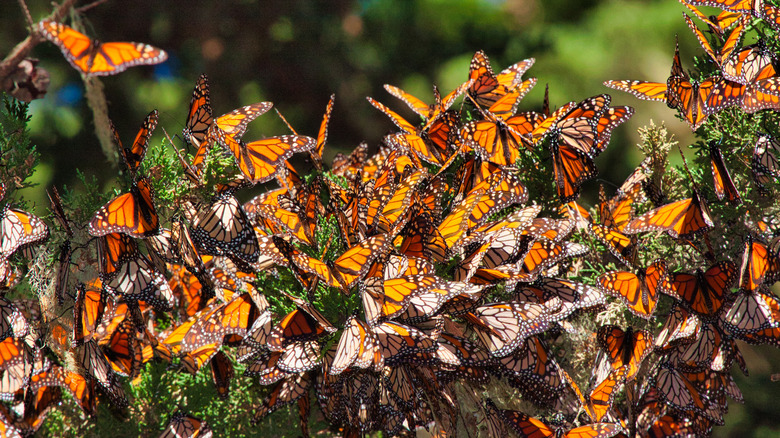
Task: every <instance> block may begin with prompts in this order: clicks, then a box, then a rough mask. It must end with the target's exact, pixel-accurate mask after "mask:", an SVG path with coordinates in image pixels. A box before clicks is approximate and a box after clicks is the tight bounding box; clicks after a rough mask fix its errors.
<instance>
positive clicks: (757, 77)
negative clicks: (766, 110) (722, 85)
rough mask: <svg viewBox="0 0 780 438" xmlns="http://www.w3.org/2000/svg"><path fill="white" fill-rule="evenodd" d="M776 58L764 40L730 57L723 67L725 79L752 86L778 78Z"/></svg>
mask: <svg viewBox="0 0 780 438" xmlns="http://www.w3.org/2000/svg"><path fill="white" fill-rule="evenodd" d="M775 62H776V56H775V54H774V52H772V51H770V50H769V49H768V48H767V47H766V43H764V41H763V40H759V41H758V43H756V44H753V45H750V46H747V47H745V48H743V49H742V50H740V51H739V52H738V53H737V54H735V55H734V56H732V57H730V58H729V59H727V60H726V62H724V63H723V65H722V66H721V71H722V73H723V78H724V79H727V80H730V81H734V82H739V83H740V84H745V85H750V84H753V83H755V82H757V81H761V80H764V79H768V78H771V77H774V76H777V70H776V69H775Z"/></svg>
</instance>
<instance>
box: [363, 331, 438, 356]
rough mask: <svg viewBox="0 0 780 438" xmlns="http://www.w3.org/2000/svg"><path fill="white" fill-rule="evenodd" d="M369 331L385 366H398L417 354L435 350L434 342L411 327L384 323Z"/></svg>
mask: <svg viewBox="0 0 780 438" xmlns="http://www.w3.org/2000/svg"><path fill="white" fill-rule="evenodd" d="M371 330H372V331H373V332H374V336H376V339H377V342H378V343H379V347H380V350H381V352H382V356H383V357H384V361H385V365H389V366H394V365H398V364H399V363H402V362H404V361H405V360H408V359H409V357H414V356H415V355H417V354H419V353H432V352H434V351H435V350H436V342H435V341H434V340H433V339H431V338H430V337H428V336H427V335H425V333H424V332H423V331H422V330H420V329H417V328H415V327H412V326H408V325H404V324H399V323H396V322H392V321H385V322H382V323H379V324H377V325H376V326H374V327H373V328H372V329H371Z"/></svg>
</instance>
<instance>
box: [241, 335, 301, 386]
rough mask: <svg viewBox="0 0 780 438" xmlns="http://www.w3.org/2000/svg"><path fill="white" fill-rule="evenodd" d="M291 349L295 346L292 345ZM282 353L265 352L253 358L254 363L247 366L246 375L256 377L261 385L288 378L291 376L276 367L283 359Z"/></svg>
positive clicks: (256, 354)
mask: <svg viewBox="0 0 780 438" xmlns="http://www.w3.org/2000/svg"><path fill="white" fill-rule="evenodd" d="M290 346H291V347H293V346H295V344H292V345H290ZM261 351H262V350H261ZM284 351H285V350H282V351H263V352H262V353H257V352H256V353H255V354H254V356H252V357H253V358H254V359H253V361H252V362H251V363H250V364H249V365H248V366H247V368H246V371H245V372H244V375H246V376H249V377H254V378H256V379H257V381H258V383H260V384H261V385H270V384H272V383H276V382H278V381H279V380H281V379H283V378H285V377H288V376H289V375H290V374H289V373H286V372H284V371H282V370H281V369H279V367H277V366H276V365H277V364H278V363H279V360H280V359H281V358H282V354H283V353H284Z"/></svg>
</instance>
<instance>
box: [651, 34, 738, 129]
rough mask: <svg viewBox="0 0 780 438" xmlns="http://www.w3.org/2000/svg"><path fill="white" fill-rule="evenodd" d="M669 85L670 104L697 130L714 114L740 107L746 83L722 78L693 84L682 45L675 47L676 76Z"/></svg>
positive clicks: (670, 80) (711, 78)
mask: <svg viewBox="0 0 780 438" xmlns="http://www.w3.org/2000/svg"><path fill="white" fill-rule="evenodd" d="M666 85H667V93H666V103H667V105H668V106H669V107H670V108H675V109H677V110H679V111H680V112H682V115H683V118H684V119H685V121H686V122H688V125H689V126H690V127H691V130H694V131H695V130H696V129H698V128H699V126H701V124H702V123H704V121H705V120H706V118H707V116H709V115H710V114H714V113H716V112H718V111H720V110H721V109H723V108H726V107H728V106H731V105H735V104H740V103H741V102H742V98H743V93H744V86H743V85H742V84H739V83H732V82H730V81H724V80H722V79H721V78H720V77H710V78H707V79H705V80H704V81H702V82H701V83H699V82H697V81H692V80H691V78H690V77H689V76H688V74H687V73H685V71H684V70H683V68H682V64H681V63H680V47H679V45H677V46H676V47H675V53H674V62H673V64H672V74H671V76H670V77H669V79H668V80H667V81H666Z"/></svg>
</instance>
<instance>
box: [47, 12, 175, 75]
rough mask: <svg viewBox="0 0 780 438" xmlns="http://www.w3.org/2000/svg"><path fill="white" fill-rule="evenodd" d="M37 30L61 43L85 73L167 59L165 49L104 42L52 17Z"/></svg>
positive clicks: (109, 71) (111, 71)
mask: <svg viewBox="0 0 780 438" xmlns="http://www.w3.org/2000/svg"><path fill="white" fill-rule="evenodd" d="M38 31H39V32H40V34H41V35H42V36H43V37H44V38H46V39H47V40H49V41H51V42H53V43H54V44H56V45H57V46H59V48H60V50H62V54H63V55H64V56H65V59H67V60H68V62H69V63H70V65H72V66H73V68H75V69H76V70H78V71H80V72H82V73H84V74H86V75H96V76H108V75H115V74H117V73H121V72H123V71H125V70H126V69H127V68H128V67H134V66H136V65H154V64H159V63H161V62H164V61H165V60H166V59H168V54H167V53H165V51H164V50H161V49H158V48H157V47H154V46H150V45H148V44H144V43H131V42H110V43H101V42H99V41H96V40H93V39H91V38H89V37H88V36H86V35H84V34H83V33H81V32H79V31H77V30H75V29H73V28H71V27H68V26H66V25H64V24H62V23H57V22H56V21H52V20H43V21H41V22H39V23H38Z"/></svg>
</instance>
